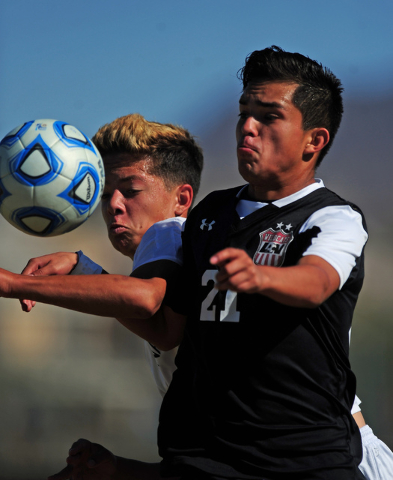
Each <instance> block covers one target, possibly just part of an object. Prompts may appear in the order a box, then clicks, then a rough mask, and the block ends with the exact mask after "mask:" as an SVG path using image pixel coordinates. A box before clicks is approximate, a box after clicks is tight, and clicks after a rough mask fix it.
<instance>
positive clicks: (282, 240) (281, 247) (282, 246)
mask: <svg viewBox="0 0 393 480" xmlns="http://www.w3.org/2000/svg"><path fill="white" fill-rule="evenodd" d="M281 227H283V224H282V223H278V224H277V229H276V230H274V229H273V228H269V229H267V230H265V231H263V232H260V234H259V238H260V240H259V245H258V248H257V251H256V252H255V254H254V258H253V261H254V263H255V264H256V265H269V266H272V267H281V265H282V264H283V263H284V259H285V253H286V251H287V249H288V246H289V244H290V243H291V242H292V240H293V232H289V231H288V232H285V231H284V230H283V229H282V228H281ZM290 228H292V225H291V224H289V225H286V226H285V229H287V230H290Z"/></svg>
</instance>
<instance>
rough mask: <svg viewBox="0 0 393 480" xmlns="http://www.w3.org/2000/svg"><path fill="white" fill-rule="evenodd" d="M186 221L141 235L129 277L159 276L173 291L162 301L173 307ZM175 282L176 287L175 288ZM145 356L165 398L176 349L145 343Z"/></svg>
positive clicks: (162, 224)
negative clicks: (175, 279)
mask: <svg viewBox="0 0 393 480" xmlns="http://www.w3.org/2000/svg"><path fill="white" fill-rule="evenodd" d="M185 220H186V219H185V218H183V217H174V218H169V219H167V220H163V221H161V222H157V223H155V224H154V225H152V226H151V227H150V228H149V229H148V230H147V232H146V233H145V234H144V235H143V237H142V240H141V243H140V244H139V245H138V248H137V249H136V252H135V256H134V263H133V272H132V276H134V277H138V278H151V277H152V276H154V277H157V276H161V277H162V278H165V279H166V280H167V285H168V286H169V288H172V290H173V291H174V292H173V293H172V294H170V293H168V294H167V296H166V299H165V302H166V304H167V305H168V306H172V307H174V305H173V304H172V302H173V301H176V299H177V295H178V291H177V288H176V282H174V281H173V279H174V276H175V275H177V274H178V271H179V270H178V269H179V268H181V266H182V265H183V252H182V242H181V232H182V230H183V226H184V222H185ZM174 283H175V285H174ZM144 344H145V354H146V359H147V361H148V364H149V366H150V370H151V372H152V374H153V378H154V381H155V383H156V385H157V388H158V390H159V392H160V393H161V395H162V396H164V395H165V393H166V391H167V389H168V387H169V384H170V382H171V380H172V374H173V372H174V370H175V369H176V366H175V357H176V354H177V348H174V349H172V350H169V351H166V352H163V351H161V350H159V349H158V348H157V347H155V346H154V345H151V344H150V343H149V342H147V341H144Z"/></svg>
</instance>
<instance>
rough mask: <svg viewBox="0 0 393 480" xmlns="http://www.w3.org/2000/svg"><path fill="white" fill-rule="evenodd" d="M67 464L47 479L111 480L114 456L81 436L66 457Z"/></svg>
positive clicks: (115, 460)
mask: <svg viewBox="0 0 393 480" xmlns="http://www.w3.org/2000/svg"><path fill="white" fill-rule="evenodd" d="M66 462H67V466H66V467H65V468H63V470H61V471H60V472H59V473H56V474H54V475H51V476H50V477H48V480H68V479H69V480H82V479H83V480H113V479H114V478H115V473H116V464H117V459H116V456H115V455H113V453H112V452H110V451H109V450H107V449H106V448H105V447H103V446H102V445H99V444H98V443H92V442H89V440H85V439H83V438H81V439H79V440H78V441H77V442H75V443H74V444H73V445H72V447H71V448H70V450H69V456H68V457H67V459H66Z"/></svg>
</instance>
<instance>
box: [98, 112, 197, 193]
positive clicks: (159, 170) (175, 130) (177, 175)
mask: <svg viewBox="0 0 393 480" xmlns="http://www.w3.org/2000/svg"><path fill="white" fill-rule="evenodd" d="M92 140H93V142H94V144H95V145H96V147H97V149H98V151H99V152H100V154H101V155H102V157H103V160H104V165H105V156H106V155H111V154H116V153H125V154H128V155H132V156H133V157H135V158H137V159H142V158H148V159H149V160H150V161H151V167H150V173H151V174H152V175H156V176H157V177H160V178H162V180H163V181H164V183H165V185H166V186H167V188H172V187H174V186H177V185H181V184H185V183H188V184H190V185H191V186H192V188H193V191H194V198H195V197H196V195H197V193H198V190H199V185H200V182H201V173H202V168H203V153H202V149H201V147H200V146H199V145H198V144H197V142H196V141H195V139H194V137H193V136H192V135H191V134H190V133H189V132H188V130H186V129H185V128H182V127H178V126H176V125H172V124H169V123H158V122H149V121H148V120H146V119H145V118H144V117H142V115H139V114H138V113H134V114H130V115H126V116H124V117H120V118H117V119H116V120H114V121H113V122H111V123H108V124H106V125H104V126H103V127H101V128H100V129H99V130H98V132H97V133H96V134H95V135H94V137H93V138H92ZM112 166H113V165H112Z"/></svg>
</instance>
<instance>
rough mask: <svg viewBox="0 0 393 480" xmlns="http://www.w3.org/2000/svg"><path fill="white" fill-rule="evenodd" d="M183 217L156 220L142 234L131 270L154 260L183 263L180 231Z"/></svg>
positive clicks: (183, 220)
mask: <svg viewBox="0 0 393 480" xmlns="http://www.w3.org/2000/svg"><path fill="white" fill-rule="evenodd" d="M184 222H185V218H183V217H175V218H169V219H168V220H163V221H162V222H157V223H155V224H154V225H152V226H151V227H150V228H149V229H148V230H147V232H146V233H145V234H144V235H143V237H142V240H141V243H140V244H139V245H138V248H137V249H136V252H135V256H134V263H133V270H135V269H136V268H138V267H140V266H141V265H144V264H146V263H150V262H154V261H156V260H171V261H172V262H175V263H177V264H179V265H182V264H183V252H182V242H181V232H182V229H183V226H184Z"/></svg>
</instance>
